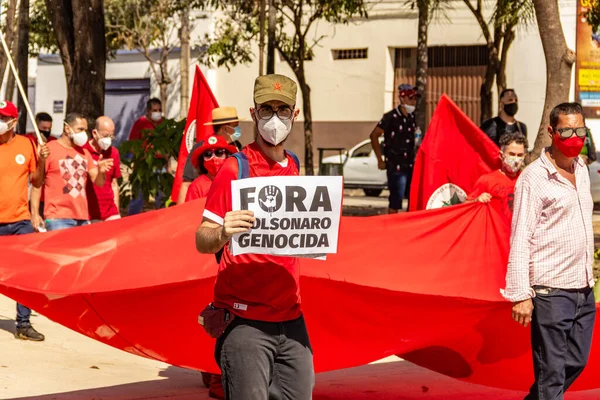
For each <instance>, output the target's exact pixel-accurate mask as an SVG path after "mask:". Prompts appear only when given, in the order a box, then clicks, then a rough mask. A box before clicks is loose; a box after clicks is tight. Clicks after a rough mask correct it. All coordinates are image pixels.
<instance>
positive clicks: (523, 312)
mask: <svg viewBox="0 0 600 400" xmlns="http://www.w3.org/2000/svg"><path fill="white" fill-rule="evenodd" d="M532 315H533V301H532V300H531V299H527V300H523V301H518V302H515V303H513V308H512V317H513V319H514V320H515V321H517V322H518V323H519V324H521V325H523V326H524V327H525V328H527V325H529V324H530V323H531V316H532Z"/></svg>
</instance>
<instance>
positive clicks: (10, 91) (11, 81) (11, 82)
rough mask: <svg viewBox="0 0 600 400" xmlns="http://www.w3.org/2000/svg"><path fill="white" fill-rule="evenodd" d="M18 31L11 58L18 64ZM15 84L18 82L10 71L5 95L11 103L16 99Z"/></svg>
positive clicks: (14, 37) (11, 48)
mask: <svg viewBox="0 0 600 400" xmlns="http://www.w3.org/2000/svg"><path fill="white" fill-rule="evenodd" d="M18 23H19V22H18V18H17V24H18ZM16 31H17V32H16V33H15V35H14V36H13V41H12V46H11V47H10V54H12V56H11V57H12V58H13V62H14V63H16V62H17V52H18V49H19V30H18V29H17V30H16ZM7 62H8V61H7ZM15 67H17V65H16V64H15ZM9 68H10V67H9ZM15 82H16V80H15V76H14V74H13V73H12V71H9V73H8V79H7V80H6V94H5V97H6V99H7V100H9V101H13V100H14V98H15V87H16V85H15Z"/></svg>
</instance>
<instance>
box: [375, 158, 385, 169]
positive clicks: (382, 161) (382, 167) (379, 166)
mask: <svg viewBox="0 0 600 400" xmlns="http://www.w3.org/2000/svg"><path fill="white" fill-rule="evenodd" d="M377 167H378V168H379V169H387V165H385V160H382V159H379V161H377Z"/></svg>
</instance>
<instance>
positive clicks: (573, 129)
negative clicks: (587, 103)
mask: <svg viewBox="0 0 600 400" xmlns="http://www.w3.org/2000/svg"><path fill="white" fill-rule="evenodd" d="M548 132H549V134H550V137H551V138H552V146H551V147H549V148H547V149H545V150H544V151H543V152H542V154H541V156H540V158H539V159H537V160H536V161H535V162H533V163H532V164H531V165H530V166H529V167H527V168H526V169H525V171H523V173H522V174H521V176H520V178H519V180H518V181H517V184H516V188H515V202H514V214H513V220H512V233H511V243H510V244H511V249H510V257H509V261H508V272H507V276H506V289H505V291H504V292H503V294H504V297H505V298H506V299H508V300H510V301H512V302H513V309H512V316H513V319H515V321H517V322H518V323H520V324H522V325H524V326H525V327H526V326H527V325H528V324H529V323H531V345H532V350H533V364H534V372H535V382H534V384H533V385H532V387H531V389H530V392H529V395H528V396H527V397H526V399H527V400H534V399H562V398H563V394H564V392H565V391H566V390H567V389H568V388H569V387H570V386H571V385H572V384H573V382H574V381H575V379H577V377H578V376H579V375H580V374H581V372H582V371H583V369H584V367H585V365H586V363H587V360H588V356H589V352H590V346H591V343H592V333H593V329H594V320H595V317H596V307H595V303H594V293H593V290H592V287H593V285H594V278H593V276H592V264H593V261H594V256H593V252H594V233H593V230H592V210H593V202H592V196H591V194H590V178H589V175H588V170H587V168H586V166H585V163H584V162H583V161H582V160H581V158H580V157H579V153H580V152H581V148H582V147H583V144H584V141H585V137H586V134H587V132H588V129H587V128H586V126H585V118H584V115H583V109H582V108H581V106H580V105H579V104H577V103H563V104H560V105H558V106H556V107H555V108H554V109H553V110H552V112H551V113H550V126H549V128H548Z"/></svg>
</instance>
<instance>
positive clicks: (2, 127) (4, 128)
mask: <svg viewBox="0 0 600 400" xmlns="http://www.w3.org/2000/svg"><path fill="white" fill-rule="evenodd" d="M8 124H9V123H8V122H5V121H0V136H1V135H4V134H5V133H8V131H9V130H10V129H9V128H8Z"/></svg>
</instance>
